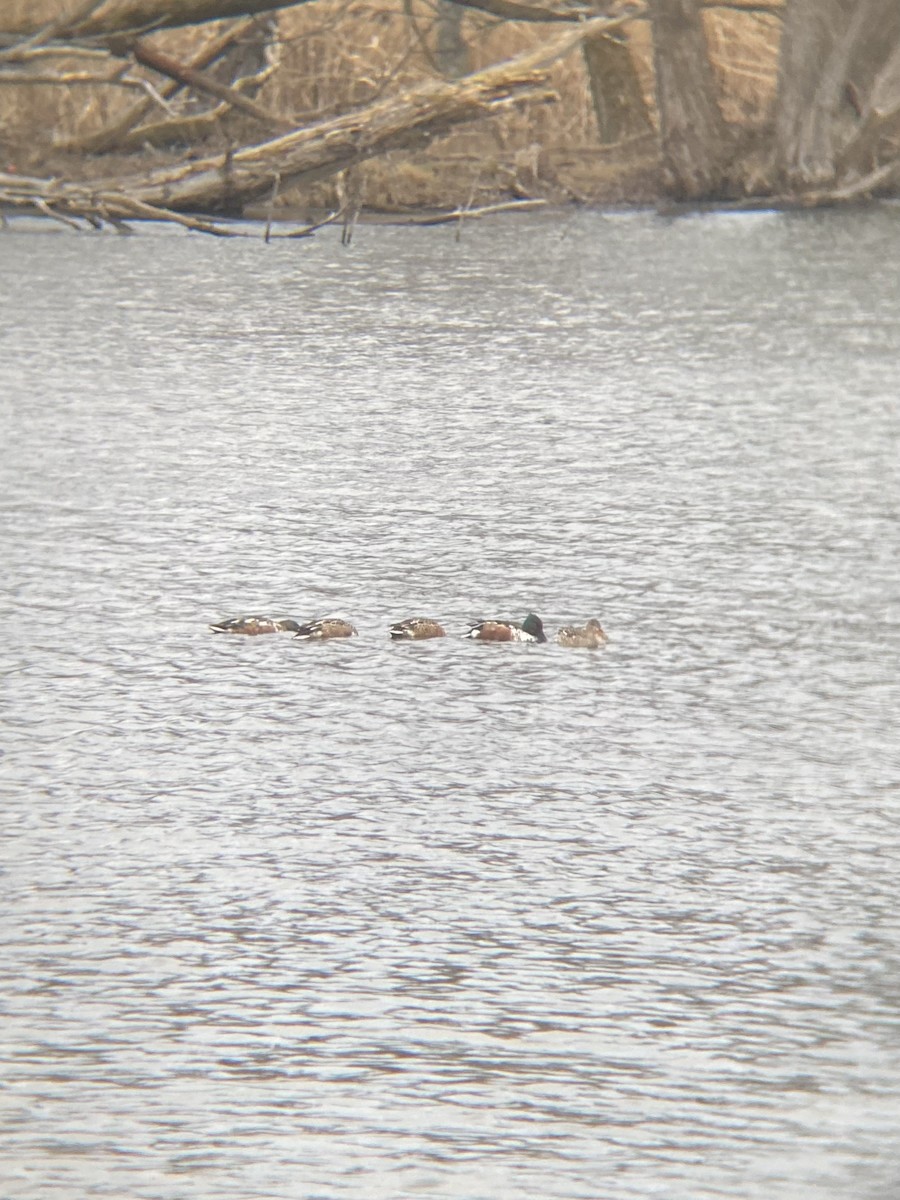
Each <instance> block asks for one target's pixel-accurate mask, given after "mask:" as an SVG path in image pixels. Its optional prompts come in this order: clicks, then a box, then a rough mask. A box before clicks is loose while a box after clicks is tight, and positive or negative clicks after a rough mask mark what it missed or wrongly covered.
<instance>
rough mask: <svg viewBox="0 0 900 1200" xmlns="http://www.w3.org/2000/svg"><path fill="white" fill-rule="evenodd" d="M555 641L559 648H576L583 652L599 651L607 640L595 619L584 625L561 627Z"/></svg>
mask: <svg viewBox="0 0 900 1200" xmlns="http://www.w3.org/2000/svg"><path fill="white" fill-rule="evenodd" d="M556 640H557V641H558V642H559V644H560V645H561V646H578V647H580V648H582V649H585V650H599V649H600V647H601V646H605V645H606V643H607V642H608V641H609V638H608V637H607V636H606V633H605V632H604V629H603V626H602V625H601V624H600V622H599V621H598V620H596V618H595V617H591V619H590V620H589V621H588V622H587V624H586V625H563V627H562V629H560V630H559V631H558V632H557V634H556Z"/></svg>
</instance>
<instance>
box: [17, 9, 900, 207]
mask: <svg viewBox="0 0 900 1200" xmlns="http://www.w3.org/2000/svg"><path fill="white" fill-rule="evenodd" d="M585 5H587V0H585ZM154 6H155V7H154ZM198 6H199V7H198ZM593 6H594V9H595V11H597V12H600V13H609V14H611V15H612V16H613V17H614V18H616V19H615V20H613V21H612V23H611V24H610V26H609V28H606V27H604V26H603V25H602V23H600V24H595V25H592V26H591V27H590V33H589V36H587V37H585V38H584V39H583V44H581V41H582V37H581V35H582V33H585V32H588V30H587V27H585V26H583V25H582V26H581V27H580V29H579V27H577V26H576V25H574V24H573V23H572V22H573V16H574V15H578V16H583V15H584V11H585V10H584V7H583V8H582V9H580V10H577V9H576V8H575V5H574V3H573V2H572V0H528V2H524V0H455V2H453V0H301V2H295V3H293V4H291V5H287V4H286V0H281V6H280V8H279V11H276V12H271V13H267V14H262V15H256V16H254V15H243V16H234V17H232V18H231V19H228V20H217V21H205V23H203V24H196V25H193V26H190V25H188V26H185V27H183V28H174V29H164V30H161V31H159V32H154V33H146V32H144V33H142V35H141V36H139V37H137V36H135V34H134V31H133V30H131V31H129V30H128V29H127V28H125V29H123V30H122V32H119V33H115V32H113V33H110V32H109V31H110V29H112V30H115V29H117V28H119V26H117V25H116V20H117V19H120V18H121V19H122V20H124V19H125V17H128V19H129V20H132V21H133V20H134V19H136V16H135V14H139V13H141V12H150V11H156V10H157V9H158V10H159V11H160V12H162V11H163V10H164V11H165V13H166V14H167V15H166V23H168V24H173V23H176V22H177V20H182V19H185V16H186V14H187V15H189V14H190V13H192V12H194V13H196V12H200V11H202V12H203V13H206V12H207V11H217V12H223V11H228V12H234V13H240V12H243V13H245V14H246V13H250V14H252V13H256V12H258V10H259V8H260V0H179V3H178V4H175V5H173V4H172V3H171V0H166V5H165V6H164V9H163V7H161V0H102V2H101V0H94V3H88V2H86V0H7V3H6V6H5V10H4V14H3V16H2V17H0V130H2V134H0V138H2V141H0V172H2V171H3V170H4V169H5V170H6V171H7V172H8V174H9V175H11V176H14V175H29V176H32V175H33V176H41V177H44V178H45V179H46V178H47V177H48V176H50V177H54V178H61V179H65V180H67V181H71V182H74V183H80V184H90V185H91V186H95V187H96V186H99V184H98V183H97V181H98V180H99V181H103V182H104V183H105V184H106V185H109V181H110V180H114V181H115V180H118V181H120V182H121V181H122V179H123V177H124V180H125V181H126V182H128V183H129V186H132V185H133V186H134V187H135V188H136V189H137V190H135V191H134V192H133V195H134V196H135V197H137V198H138V200H139V202H141V203H144V202H146V203H151V204H156V203H164V202H165V201H164V196H163V193H154V192H153V191H152V189H151V190H149V191H148V190H146V189H145V190H143V191H141V188H140V186H139V185H138V183H136V182H135V181H137V180H139V178H140V177H141V176H144V177H146V179H147V180H148V181H149V180H150V175H149V174H148V173H149V172H151V169H154V168H155V170H153V171H152V177H153V179H155V180H157V181H158V180H159V179H162V178H170V179H178V180H179V181H181V180H183V179H185V178H186V177H187V175H188V174H189V173H190V171H191V170H192V169H193V168H192V167H191V164H192V163H194V164H195V168H196V170H197V171H198V172H200V171H209V172H213V173H215V172H218V177H219V179H220V183H221V180H222V179H223V178H224V176H225V175H229V184H228V188H229V189H230V191H229V193H228V195H229V198H230V199H229V203H230V201H232V200H233V201H236V202H237V207H241V206H244V208H245V210H246V205H247V204H248V203H253V202H254V201H255V202H257V203H259V202H260V199H261V198H265V203H264V208H265V209H270V208H271V207H272V205H273V204H274V205H275V206H276V207H278V208H282V207H287V206H291V207H294V208H296V207H298V206H299V207H301V208H306V209H319V208H322V207H325V208H334V207H339V206H340V205H341V203H348V202H349V201H348V197H349V196H350V195H351V193H352V205H353V206H358V205H359V204H364V205H366V206H367V207H369V208H375V209H381V210H386V211H391V212H394V211H398V210H404V209H415V208H442V209H447V208H454V207H459V208H466V207H468V208H472V207H477V206H479V205H483V204H492V203H497V202H502V201H503V200H516V199H524V198H528V199H548V200H551V201H566V200H578V201H585V202H606V203H609V202H619V201H648V200H655V199H658V198H660V197H661V196H668V197H671V198H675V199H678V198H684V199H701V200H702V199H717V200H720V201H721V200H723V199H729V198H731V199H738V198H742V197H748V196H750V197H752V196H754V195H759V196H762V197H772V196H773V195H774V196H777V195H779V194H781V195H782V197H790V196H791V195H793V196H794V197H795V198H796V199H799V200H801V201H804V202H805V201H810V202H813V201H815V200H817V199H822V198H825V199H828V198H841V196H842V195H855V194H865V192H866V191H867V190H872V189H874V188H878V187H879V186H880V187H882V188H888V189H890V188H891V187H892V186H893V181H894V178H895V171H896V159H897V158H898V156H900V147H898V145H897V142H898V136H900V49H898V47H900V16H898V14H900V6H898V5H896V0H759V2H754V3H750V0H722V3H721V5H718V4H713V3H712V0H645V2H642V0H634V3H633V4H632V5H631V6H630V7H628V6H626V5H624V4H623V3H621V2H620V3H619V4H618V7H617V5H616V2H615V0H595V3H594V5H593ZM491 10H492V11H491ZM498 12H503V13H510V12H512V13H515V14H522V13H526V14H531V15H532V17H534V16H537V17H539V18H541V19H539V20H535V19H530V20H506V19H502V18H500V17H498V16H497V15H496V14H497V13H498ZM123 14H125V16H123ZM873 17H875V18H878V23H877V27H878V29H879V30H880V35H879V36H880V38H881V41H880V42H879V39H878V38H874V37H872V36H867V35H866V29H867V28H869V27H870V26H869V25H867V21H870V20H871V19H872V18H873ZM42 22H46V23H48V25H45V27H44V28H43V29H41V30H40V32H38V33H32V35H31V38H30V40H28V39H25V40H23V30H26V29H30V30H32V31H34V30H39V29H40V27H41V23H42ZM560 22H563V23H562V24H561V23H560ZM565 22H568V23H569V24H568V25H566V24H565ZM565 28H569V29H572V30H574V31H575V32H574V36H573V37H571V38H569V39H568V41H566V38H565V37H564V38H563V41H562V42H560V41H559V34H558V31H559V30H560V29H565ZM785 29H786V30H787V31H788V32H787V34H785V36H784V37H783V36H782V32H783V30H785ZM85 30H87V31H88V32H89V33H90V32H91V31H93V34H92V36H91V37H88V36H86V34H85ZM98 30H102V31H104V32H103V36H102V37H100V36H98V35H97V31H98ZM4 33H5V34H6V36H4ZM554 38H555V39H557V40H556V41H553V39H554ZM786 39H787V40H786ZM811 39H812V41H811ZM816 39H818V40H816ZM551 43H552V45H551ZM563 43H565V45H567V46H569V52H568V53H566V54H563V53H562V51H561V50H560V51H559V52H558V53H557V52H556V51H553V52H552V53H551V51H552V48H553V47H555V46H559V45H563ZM4 47H5V48H4ZM542 49H546V50H547V51H548V53H547V58H548V60H549V59H553V58H554V56H555V57H556V59H557V61H555V62H551V61H547V62H546V63H544V64H543V65H541V64H540V58H541V55H540V51H541V50H542ZM522 55H525V56H526V60H523V61H527V63H528V64H530V65H529V67H528V69H532V68H534V69H537V68H536V66H535V64H537V65H540V72H539V74H540V78H539V79H538V78H537V76H535V77H534V78H533V79H532V82H531V85H530V87H529V88H524V87H522V86H521V85H516V87H517V88H518V91H517V92H516V94H515V95H514V96H513V95H510V96H509V97H506V96H504V95H503V94H502V87H501V91H500V92H498V93H497V95H496V96H494V97H493V98H492V99H489V98H488V93H484V99H485V102H484V103H481V102H479V105H477V106H476V107H474V108H471V109H467V108H466V93H465V91H464V84H463V83H459V82H456V81H458V80H460V79H462V77H468V76H470V75H473V73H476V74H475V76H474V78H475V80H476V82H478V83H479V86H480V77H479V76H478V75H477V73H478V72H483V71H484V70H485V69H486V68H488V67H490V66H491V64H497V63H501V62H504V61H506V60H514V61H513V62H511V63H510V67H509V72H508V74H509V81H512V80H514V79H515V78H516V76H517V71H519V63H518V60H519V58H520V56H522ZM504 78H505V77H504V76H503V74H502V71H501V74H500V75H499V76H497V75H496V74H495V75H494V76H491V80H492V81H494V82H496V81H497V80H498V79H499V80H500V81H501V83H502V81H503V79H504ZM510 86H512V84H511V83H510ZM465 87H468V84H466V85H465ZM454 89H459V92H458V95H456V94H455V93H454ZM470 91H471V89H470ZM548 95H549V96H551V97H552V101H553V102H552V103H549V104H548V103H536V102H535V101H537V100H546V99H547V98H548ZM457 101H459V103H457ZM404 104H407V105H409V104H412V105H413V107H415V106H417V105H418V106H419V107H421V106H423V105H425V106H427V105H430V104H434V105H438V106H444V107H443V108H441V109H440V111H435V112H434V113H432V114H431V115H432V116H433V118H434V119H433V120H431V121H429V120H425V119H423V118H422V114H421V113H413V112H412V110H411V109H409V110H408V113H407V116H408V122H407V117H406V116H403V112H404V111H406V110H403V105H404ZM384 121H389V122H390V121H393V122H394V126H393V127H392V128H393V134H392V136H390V137H382V136H380V135H379V133H378V129H379V122H382V123H383V122H384ZM463 121H466V122H468V123H466V124H461V122H463ZM329 122H330V123H331V124H329ZM404 122H407V123H406V124H404ZM348 128H349V129H352V130H355V131H356V132H355V133H353V134H352V136H351V137H350V141H348V142H347V143H346V145H345V146H344V148H343V149H342V148H341V145H343V144H342V143H341V144H339V145H338V149H337V152H336V153H335V154H334V155H333V156H332V157H331V158H330V159H329V158H328V155H327V154H323V155H322V156H321V157H320V159H318V160H316V164H313V165H312V166H310V167H308V168H307V167H303V169H296V162H295V160H292V161H294V166H293V167H290V168H289V167H288V166H287V165H284V164H283V163H282V162H281V161H280V160H278V159H277V158H276V157H273V156H272V151H271V148H272V147H277V148H283V147H284V146H285V145H286V144H287V143H288V141H289V139H290V138H291V137H292V136H294V135H292V133H291V131H293V130H301V131H304V136H305V137H306V138H307V141H314V140H315V139H316V138H318V139H319V140H320V141H322V142H323V143H326V142H329V139H330V140H331V142H332V143H334V142H335V141H336V142H337V143H340V139H341V138H342V137H344V136H345V134H346V131H347V129H348ZM285 134H287V136H286V137H285V136H284V135H285ZM438 134H440V137H439V138H438V137H437V135H438ZM279 138H281V139H282V140H281V141H279ZM353 138H356V141H355V142H354V141H353ZM301 140H302V139H301ZM354 147H355V148H356V152H354ZM242 156H243V157H242ZM241 161H243V162H245V163H247V164H257V166H256V168H255V169H257V170H258V177H257V178H256V179H254V180H248V181H247V182H246V186H245V187H244V190H243V192H241V193H240V194H238V192H237V191H236V190H235V189H234V188H233V187H232V183H231V173H233V164H234V163H235V162H241ZM216 164H217V165H216ZM167 167H168V168H170V170H169V172H168V175H167V174H166V171H165V168H167ZM350 168H352V171H351V173H350V174H349V175H348V174H347V171H348V169H350ZM7 178H8V177H7ZM298 181H299V182H298ZM113 190H115V189H113ZM55 194H57V195H58V194H59V193H58V192H57V193H55ZM167 194H169V195H170V196H171V195H172V193H167ZM185 194H186V193H185ZM195 194H196V200H195V203H196V204H197V206H198V207H199V208H200V209H202V210H204V211H215V210H216V209H217V208H218V209H222V208H223V207H228V205H227V204H223V202H222V188H221V187H220V189H219V197H218V201H217V200H216V198H215V197H214V196H213V195H212V192H204V191H203V188H202V187H200V188H199V189H198V190H197V191H196V193H195ZM142 197H143V199H142ZM4 198H5V199H6V201H7V203H17V202H18V193H17V192H16V191H15V189H12V190H10V188H9V187H8V186H7V187H6V191H5V192H4V183H3V179H2V176H0V200H2V199H4ZM44 199H45V200H47V196H45V197H44ZM73 203H75V202H74V201H73ZM190 204H191V201H190V200H185V201H184V203H182V202H181V201H180V200H178V199H177V197H176V200H175V201H173V207H181V208H185V207H188V208H189V207H190ZM76 208H77V205H76ZM109 211H110V212H111V213H112V214H113V215H115V212H116V210H115V207H114V206H113V208H111V209H110V210H109ZM97 215H100V210H99V209H98V210H97ZM118 215H122V214H121V213H119V214H118Z"/></svg>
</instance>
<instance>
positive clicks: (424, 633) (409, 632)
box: [388, 617, 447, 642]
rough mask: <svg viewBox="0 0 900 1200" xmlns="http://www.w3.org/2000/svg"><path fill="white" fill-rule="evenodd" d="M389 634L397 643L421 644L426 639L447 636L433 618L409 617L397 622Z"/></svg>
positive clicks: (441, 626)
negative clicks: (404, 641) (413, 642)
mask: <svg viewBox="0 0 900 1200" xmlns="http://www.w3.org/2000/svg"><path fill="white" fill-rule="evenodd" d="M388 632H389V633H390V635H391V637H392V638H393V639H394V640H395V641H403V640H406V641H415V642H420V641H423V640H424V639H425V638H439V637H446V636H447V634H446V631H445V629H444V627H443V625H439V624H438V622H437V621H433V620H432V619H431V617H407V618H406V620H405V621H397V622H396V624H394V625H392V626H391V628H390V630H389V631H388Z"/></svg>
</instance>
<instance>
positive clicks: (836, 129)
mask: <svg viewBox="0 0 900 1200" xmlns="http://www.w3.org/2000/svg"><path fill="white" fill-rule="evenodd" d="M898 39H900V5H898V3H897V0H791V2H790V4H789V5H788V8H787V12H786V15H785V26H784V31H783V33H782V40H781V54H780V60H779V80H778V101H777V110H776V125H775V153H776V162H777V167H778V174H779V176H780V179H781V181H782V184H783V186H784V187H786V188H787V189H788V190H789V191H792V192H802V191H804V190H805V189H808V188H816V187H826V186H831V185H833V184H834V183H835V180H836V177H837V174H838V171H839V170H846V169H847V168H848V167H849V166H850V165H851V163H852V158H853V156H852V154H851V155H848V153H847V151H848V147H850V146H852V144H853V142H854V141H855V140H856V137H857V134H858V132H859V123H860V121H861V120H864V119H865V117H866V115H867V113H869V112H870V109H871V101H872V94H873V89H874V88H875V86H876V82H877V81H878V79H879V78H880V77H882V76H883V72H884V69H885V66H886V64H887V63H888V60H889V58H890V56H891V54H892V52H894V51H895V49H896V46H897V42H898ZM866 146H867V148H868V150H871V144H870V142H869V141H867V143H866ZM862 157H864V155H863V154H862V149H861V158H860V161H859V162H858V163H857V164H856V166H857V169H859V170H860V171H864V170H868V169H870V167H871V166H872V164H871V162H869V163H866V162H863V161H862Z"/></svg>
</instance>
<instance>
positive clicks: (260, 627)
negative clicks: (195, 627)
mask: <svg viewBox="0 0 900 1200" xmlns="http://www.w3.org/2000/svg"><path fill="white" fill-rule="evenodd" d="M299 628H300V626H299V625H298V624H297V622H296V621H292V620H291V619H290V618H289V617H229V618H228V620H225V621H216V623H215V624H214V625H210V629H211V630H212V631H213V633H243V634H246V635H247V636H248V637H256V635H257V634H260V633H297V631H298V630H299Z"/></svg>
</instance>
